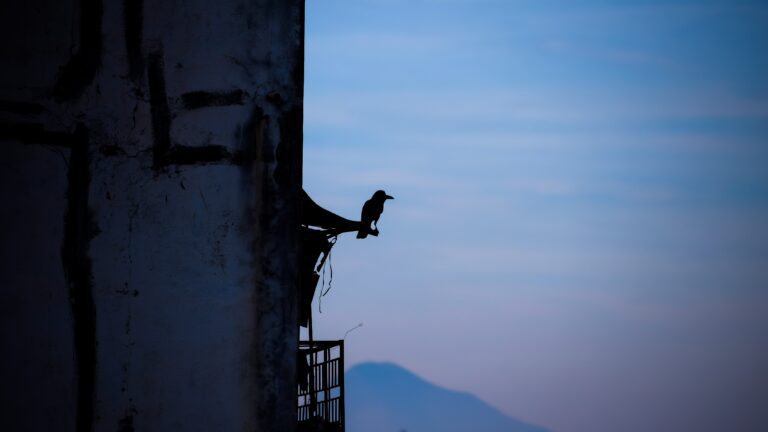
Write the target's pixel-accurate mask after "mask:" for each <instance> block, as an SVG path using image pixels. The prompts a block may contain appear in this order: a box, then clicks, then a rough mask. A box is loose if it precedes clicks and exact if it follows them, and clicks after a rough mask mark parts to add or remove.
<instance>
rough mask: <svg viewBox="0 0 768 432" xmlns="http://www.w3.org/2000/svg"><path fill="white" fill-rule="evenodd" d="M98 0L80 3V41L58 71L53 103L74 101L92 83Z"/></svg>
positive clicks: (97, 53)
mask: <svg viewBox="0 0 768 432" xmlns="http://www.w3.org/2000/svg"><path fill="white" fill-rule="evenodd" d="M103 12H104V6H103V4H102V0H80V37H79V42H78V48H77V51H76V52H75V54H74V55H73V56H72V57H71V58H70V59H69V61H68V62H67V64H66V65H64V66H63V67H62V68H61V69H60V70H59V74H58V77H57V79H56V83H55V84H54V86H53V98H54V100H56V101H57V102H64V101H70V100H74V99H77V98H79V97H80V95H82V94H83V92H84V91H85V89H86V88H87V87H88V86H89V85H90V84H91V82H93V79H94V78H95V77H96V72H98V70H99V67H100V66H101V48H102V36H101V20H102V14H103Z"/></svg>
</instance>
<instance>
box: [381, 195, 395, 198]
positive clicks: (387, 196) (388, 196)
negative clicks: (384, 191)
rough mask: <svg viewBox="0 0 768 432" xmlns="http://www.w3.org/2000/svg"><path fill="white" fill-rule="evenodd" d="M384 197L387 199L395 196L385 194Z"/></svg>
mask: <svg viewBox="0 0 768 432" xmlns="http://www.w3.org/2000/svg"><path fill="white" fill-rule="evenodd" d="M384 198H386V199H395V197H393V196H390V195H384Z"/></svg>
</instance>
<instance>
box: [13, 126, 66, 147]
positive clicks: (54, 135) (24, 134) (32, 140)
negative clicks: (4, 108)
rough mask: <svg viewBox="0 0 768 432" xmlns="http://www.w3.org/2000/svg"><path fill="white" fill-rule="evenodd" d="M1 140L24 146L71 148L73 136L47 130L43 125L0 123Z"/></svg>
mask: <svg viewBox="0 0 768 432" xmlns="http://www.w3.org/2000/svg"><path fill="white" fill-rule="evenodd" d="M0 139H6V140H17V141H19V142H22V143H24V144H45V145H51V146H57V147H70V146H71V141H72V134H70V133H66V132H56V131H49V130H46V129H45V127H44V126H43V124H42V123H3V122H0Z"/></svg>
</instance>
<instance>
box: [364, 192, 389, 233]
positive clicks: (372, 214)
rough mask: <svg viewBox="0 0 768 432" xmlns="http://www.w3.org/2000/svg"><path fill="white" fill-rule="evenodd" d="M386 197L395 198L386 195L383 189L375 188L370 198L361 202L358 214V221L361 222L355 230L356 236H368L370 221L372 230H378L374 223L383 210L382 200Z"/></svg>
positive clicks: (386, 198) (377, 220)
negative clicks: (360, 209)
mask: <svg viewBox="0 0 768 432" xmlns="http://www.w3.org/2000/svg"><path fill="white" fill-rule="evenodd" d="M388 199H395V198H394V197H391V196H389V195H387V193H386V192H384V191H383V190H377V191H376V192H375V193H374V194H373V196H372V197H371V199H369V200H368V201H366V202H365V204H363V211H362V213H361V214H360V223H361V224H362V227H360V230H359V231H358V232H357V238H366V237H368V231H370V229H371V222H373V228H374V230H376V232H378V231H379V228H378V227H377V226H376V223H377V222H379V216H381V213H382V212H383V211H384V201H386V200H388Z"/></svg>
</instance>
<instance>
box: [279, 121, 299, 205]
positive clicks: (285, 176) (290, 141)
mask: <svg viewBox="0 0 768 432" xmlns="http://www.w3.org/2000/svg"><path fill="white" fill-rule="evenodd" d="M302 119H303V110H302V109H301V107H294V108H293V109H290V110H288V111H286V112H284V113H283V115H282V116H281V118H280V144H279V145H278V146H277V150H276V157H277V165H276V167H275V182H276V183H277V186H278V188H280V189H283V190H289V189H290V188H291V186H292V185H293V184H294V183H295V182H296V180H297V178H298V179H299V184H301V181H300V179H301V172H300V171H301V164H297V163H296V162H294V161H295V160H301V155H296V154H295V153H297V152H300V151H301V145H297V144H296V143H301V140H302V133H301V128H302Z"/></svg>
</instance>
